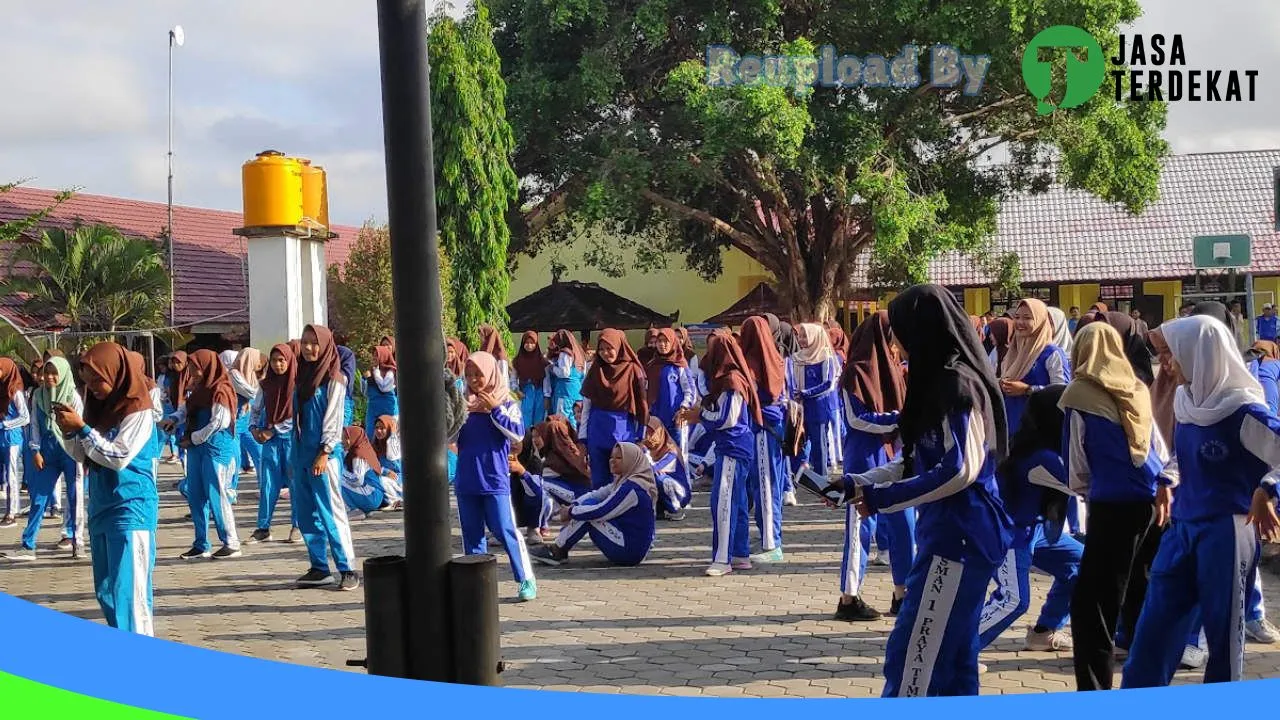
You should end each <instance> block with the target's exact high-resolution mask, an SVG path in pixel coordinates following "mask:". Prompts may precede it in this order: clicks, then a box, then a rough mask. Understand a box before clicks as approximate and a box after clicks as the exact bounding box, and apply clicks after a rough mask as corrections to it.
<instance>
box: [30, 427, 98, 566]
mask: <svg viewBox="0 0 1280 720" xmlns="http://www.w3.org/2000/svg"><path fill="white" fill-rule="evenodd" d="M42 454H43V456H44V462H45V465H44V470H36V466H35V463H34V462H32V464H31V465H28V466H27V467H28V468H30V471H29V472H28V473H27V492H28V494H30V496H31V511H30V513H28V515H27V527H26V529H25V530H23V531H22V547H24V548H26V549H28V550H35V549H36V535H37V534H38V533H39V532H40V525H41V524H42V523H43V522H44V511H45V509H46V508H48V507H49V505H50V504H52V503H53V501H54V499H55V496H56V492H57V489H58V479H59V478H62V479H63V482H64V483H65V484H66V487H67V495H68V498H67V500H68V502H67V508H66V520H67V521H66V531H67V535H66V536H67V537H69V538H71V540H72V542H73V543H75V547H77V548H81V547H84V544H85V540H86V537H85V522H86V520H87V518H86V513H85V505H84V492H83V491H84V478H83V477H81V474H80V465H79V464H77V463H76V461H75V460H73V459H72V458H71V456H70V455H68V454H67V453H65V452H63V451H62V450H61V449H58V450H52V449H49V450H47V451H46V452H44V453H42Z"/></svg>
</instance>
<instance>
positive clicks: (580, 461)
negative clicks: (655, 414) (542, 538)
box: [512, 415, 652, 531]
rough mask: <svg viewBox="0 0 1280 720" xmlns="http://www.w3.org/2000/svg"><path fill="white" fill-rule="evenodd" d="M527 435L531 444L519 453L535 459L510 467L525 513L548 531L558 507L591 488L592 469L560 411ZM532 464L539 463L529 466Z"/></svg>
mask: <svg viewBox="0 0 1280 720" xmlns="http://www.w3.org/2000/svg"><path fill="white" fill-rule="evenodd" d="M651 420H652V419H651ZM529 436H530V437H529V440H528V442H529V443H530V444H531V446H532V447H529V448H523V447H522V448H521V453H522V454H526V455H536V457H537V459H538V460H537V462H534V461H532V460H530V462H528V463H524V462H523V461H522V463H521V464H522V467H519V468H513V470H512V472H513V473H514V474H513V477H514V478H517V479H519V480H520V484H521V489H522V491H523V495H524V498H525V502H526V503H527V505H526V506H525V507H526V511H527V513H528V515H529V516H534V515H536V516H537V518H538V528H537V529H538V530H539V531H541V530H548V531H549V530H550V519H551V515H552V513H553V512H555V511H556V509H557V508H559V509H563V508H568V507H570V506H572V505H573V503H574V502H576V501H577V499H578V498H580V497H582V496H583V495H584V494H586V493H587V492H590V490H591V469H590V468H589V467H588V466H587V455H586V453H585V452H583V450H582V446H580V445H578V443H577V442H576V441H575V440H574V432H573V428H572V427H570V426H569V421H568V420H567V419H566V418H565V417H564V416H563V415H552V416H550V417H548V418H547V419H546V420H544V421H543V422H541V423H539V424H538V425H537V426H535V427H534V428H533V430H532V431H531V432H530V433H529ZM531 464H536V465H539V467H530V465H531Z"/></svg>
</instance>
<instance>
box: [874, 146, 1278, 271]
mask: <svg viewBox="0 0 1280 720" xmlns="http://www.w3.org/2000/svg"><path fill="white" fill-rule="evenodd" d="M1275 167H1280V150H1249V151H1241V152H1222V153H1203V154H1195V155H1174V156H1170V157H1168V158H1166V160H1165V164H1164V169H1163V171H1162V172H1161V174H1160V185H1159V189H1160V197H1159V199H1158V200H1157V201H1156V202H1155V203H1153V204H1152V205H1151V206H1149V207H1148V208H1147V209H1146V210H1145V211H1144V212H1143V213H1142V214H1141V215H1137V216H1133V215H1130V214H1129V213H1128V212H1127V211H1125V210H1124V209H1123V208H1121V207H1119V206H1116V205H1110V204H1108V203H1106V202H1104V201H1102V200H1099V199H1098V198H1097V197H1095V196H1093V195H1090V194H1089V193H1087V192H1085V191H1083V190H1067V189H1065V188H1063V187H1061V186H1057V185H1055V186H1054V187H1052V188H1050V189H1049V190H1048V191H1047V192H1044V193H1042V194H1039V195H1030V196H1016V197H1012V198H1008V199H1006V200H1005V201H1004V202H1003V203H1002V204H1001V207H1000V214H999V216H998V218H997V222H996V224H997V234H996V237H995V244H996V246H997V247H998V248H999V249H1000V250H1003V251H1014V252H1016V253H1018V256H1019V258H1020V259H1021V267H1022V281H1023V283H1024V284H1028V285H1036V284H1047V283H1059V282H1073V281H1078V282H1083V281H1097V280H1139V279H1142V280H1156V279H1161V278H1168V279H1173V278H1181V277H1185V276H1189V275H1194V274H1195V269H1194V268H1193V267H1192V262H1191V239H1192V238H1193V237H1195V236H1197V235H1233V234H1248V235H1251V236H1252V237H1253V264H1252V266H1251V267H1250V268H1249V270H1250V271H1251V272H1255V273H1268V274H1277V273H1280V233H1278V232H1276V229H1275V209H1274V207H1273V204H1274V200H1273V197H1272V193H1273V190H1272V168H1275ZM860 265H861V266H862V267H863V268H865V259H863V262H861V263H860ZM930 276H931V278H932V279H933V281H934V282H937V283H940V284H943V285H951V286H973V285H985V284H987V283H989V282H991V281H992V278H989V277H985V276H984V275H983V273H982V272H981V271H980V270H979V269H978V268H975V267H974V266H973V263H972V261H971V260H970V259H969V258H967V257H965V256H963V255H959V254H949V255H947V256H944V257H942V258H939V259H938V260H936V261H935V262H934V263H933V265H932V267H931V272H930ZM862 284H863V280H862V278H861V277H859V278H857V279H856V280H855V285H862Z"/></svg>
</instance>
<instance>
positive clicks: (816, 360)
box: [791, 323, 844, 477]
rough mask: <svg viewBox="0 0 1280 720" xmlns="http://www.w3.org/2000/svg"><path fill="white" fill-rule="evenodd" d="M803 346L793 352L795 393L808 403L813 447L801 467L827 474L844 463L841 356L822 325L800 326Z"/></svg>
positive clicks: (806, 416)
mask: <svg viewBox="0 0 1280 720" xmlns="http://www.w3.org/2000/svg"><path fill="white" fill-rule="evenodd" d="M796 338H797V340H798V341H799V349H798V350H797V351H796V352H795V354H794V355H792V356H791V359H792V361H793V369H792V372H793V374H794V378H795V389H794V392H793V393H792V397H795V398H797V399H799V400H800V401H801V402H802V403H803V404H804V432H805V435H806V437H807V438H808V444H809V450H808V453H807V454H806V456H805V457H803V458H800V467H801V468H802V469H803V468H806V467H807V468H809V469H811V470H812V471H813V472H814V473H815V474H817V475H820V476H823V477H826V476H829V475H830V474H831V473H833V472H834V471H835V470H836V469H838V468H839V467H840V464H841V462H843V458H842V457H841V453H842V452H843V451H844V448H843V447H842V442H841V440H842V436H841V432H842V429H841V427H840V425H841V422H840V391H839V388H840V374H841V372H842V367H841V365H840V358H838V357H836V353H835V350H834V349H833V348H832V347H831V338H830V336H828V334H827V331H826V329H824V328H823V327H822V326H821V325H816V324H813V323H803V324H800V325H797V326H796Z"/></svg>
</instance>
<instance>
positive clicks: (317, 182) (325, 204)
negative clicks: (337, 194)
mask: <svg viewBox="0 0 1280 720" xmlns="http://www.w3.org/2000/svg"><path fill="white" fill-rule="evenodd" d="M297 161H298V162H299V163H300V164H301V165H302V214H303V215H304V216H306V217H307V218H308V219H310V220H313V221H315V222H316V223H318V224H319V225H320V227H322V228H325V229H328V227H329V187H328V183H327V182H326V178H325V174H324V168H322V167H320V166H319V165H312V164H311V161H310V160H308V159H306V158H297Z"/></svg>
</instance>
